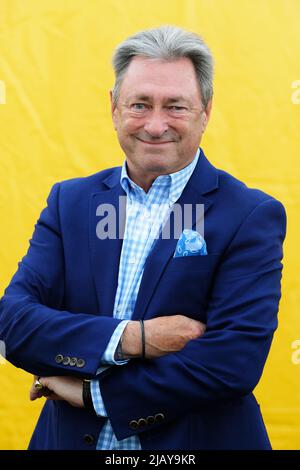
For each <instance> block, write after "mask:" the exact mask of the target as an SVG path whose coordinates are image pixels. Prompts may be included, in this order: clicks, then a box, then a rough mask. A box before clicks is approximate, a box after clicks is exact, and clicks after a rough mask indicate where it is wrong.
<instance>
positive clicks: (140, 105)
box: [130, 103, 147, 112]
mask: <svg viewBox="0 0 300 470" xmlns="http://www.w3.org/2000/svg"><path fill="white" fill-rule="evenodd" d="M130 107H131V109H132V110H133V111H138V112H141V111H145V110H146V109H147V108H146V105H145V104H144V103H133V104H132V105H131V106H130Z"/></svg>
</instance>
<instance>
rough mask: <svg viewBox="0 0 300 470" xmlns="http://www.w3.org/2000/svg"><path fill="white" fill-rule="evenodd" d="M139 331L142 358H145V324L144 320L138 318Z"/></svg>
mask: <svg viewBox="0 0 300 470" xmlns="http://www.w3.org/2000/svg"><path fill="white" fill-rule="evenodd" d="M140 325H141V333H142V359H145V358H146V340H145V325H144V320H140Z"/></svg>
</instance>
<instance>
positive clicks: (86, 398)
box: [82, 379, 95, 411]
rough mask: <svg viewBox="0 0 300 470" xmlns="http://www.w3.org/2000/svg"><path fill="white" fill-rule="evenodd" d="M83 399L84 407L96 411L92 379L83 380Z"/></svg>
mask: <svg viewBox="0 0 300 470" xmlns="http://www.w3.org/2000/svg"><path fill="white" fill-rule="evenodd" d="M82 399H83V404H84V407H85V408H86V409H87V410H90V411H95V409H94V405H93V399H92V392H91V381H90V380H86V379H83V381H82Z"/></svg>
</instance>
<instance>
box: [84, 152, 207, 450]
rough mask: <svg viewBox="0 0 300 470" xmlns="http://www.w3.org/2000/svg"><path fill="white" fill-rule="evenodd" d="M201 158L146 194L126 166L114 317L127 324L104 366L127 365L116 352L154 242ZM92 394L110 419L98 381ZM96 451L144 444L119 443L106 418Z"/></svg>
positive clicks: (156, 183) (114, 340) (165, 177)
mask: <svg viewBox="0 0 300 470" xmlns="http://www.w3.org/2000/svg"><path fill="white" fill-rule="evenodd" d="M198 158H199V150H198V152H197V154H196V156H195V158H194V160H193V161H192V162H191V163H190V164H189V165H188V166H186V167H185V168H183V169H182V170H180V171H177V172H176V173H172V174H170V175H161V176H158V177H157V178H156V179H155V181H154V182H153V184H152V186H151V188H150V189H149V191H148V192H147V193H146V192H145V191H144V190H143V189H142V188H140V187H139V186H138V185H137V184H135V183H134V182H133V181H132V180H131V179H130V178H129V177H128V175H127V171H126V163H125V162H124V164H123V167H122V172H121V181H120V183H121V185H122V187H123V189H124V191H125V192H126V195H127V202H126V225H125V233H124V239H123V245H122V252H121V259H120V267H119V275H118V288H117V292H116V298H115V304H114V312H113V314H114V317H115V318H120V319H123V320H124V321H122V322H121V323H120V324H119V325H118V326H117V328H116V329H115V331H114V333H113V335H112V337H111V339H110V342H109V344H108V346H107V348H106V351H105V353H104V355H103V357H102V359H101V365H102V364H103V365H104V364H109V365H110V366H112V365H114V366H116V365H123V364H126V363H127V362H128V360H126V361H116V360H115V352H116V349H117V346H118V344H119V341H120V338H121V336H122V334H123V331H124V329H125V327H126V325H127V323H128V321H129V320H130V319H131V317H132V314H133V311H134V306H135V302H136V299H137V294H138V290H139V287H140V283H141V279H142V275H143V271H144V265H145V261H146V259H147V256H148V254H149V252H150V250H151V248H152V246H153V243H154V242H155V240H157V238H158V237H159V233H160V231H161V229H162V227H163V222H164V221H165V219H166V217H167V216H168V214H169V210H170V207H171V206H172V205H173V204H174V203H175V202H176V201H177V200H178V199H179V197H180V196H181V193H182V192H183V190H184V188H185V186H186V184H187V182H188V180H189V178H190V177H191V175H192V173H193V171H194V169H195V166H196V164H197V161H198ZM107 367H109V366H104V367H101V368H100V369H99V370H98V373H101V372H103V370H105V368H107ZM91 391H92V398H93V404H94V408H95V411H96V413H97V415H98V416H104V417H107V413H106V410H105V406H104V403H103V400H102V396H101V392H100V387H99V382H98V380H93V381H92V382H91ZM97 449H98V450H100V449H102V450H140V449H141V445H140V440H139V437H138V436H136V435H134V436H130V437H128V438H126V439H123V440H121V441H118V440H117V438H116V436H115V434H114V432H113V429H112V427H111V424H110V421H109V419H107V420H106V423H105V424H104V426H103V428H102V430H101V433H100V436H99V439H98V443H97Z"/></svg>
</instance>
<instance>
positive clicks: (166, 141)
mask: <svg viewBox="0 0 300 470" xmlns="http://www.w3.org/2000/svg"><path fill="white" fill-rule="evenodd" d="M137 140H139V141H140V142H142V143H143V144H149V145H165V144H171V143H172V142H173V140H165V141H162V142H151V141H149V140H143V139H139V138H138V137H137Z"/></svg>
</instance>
